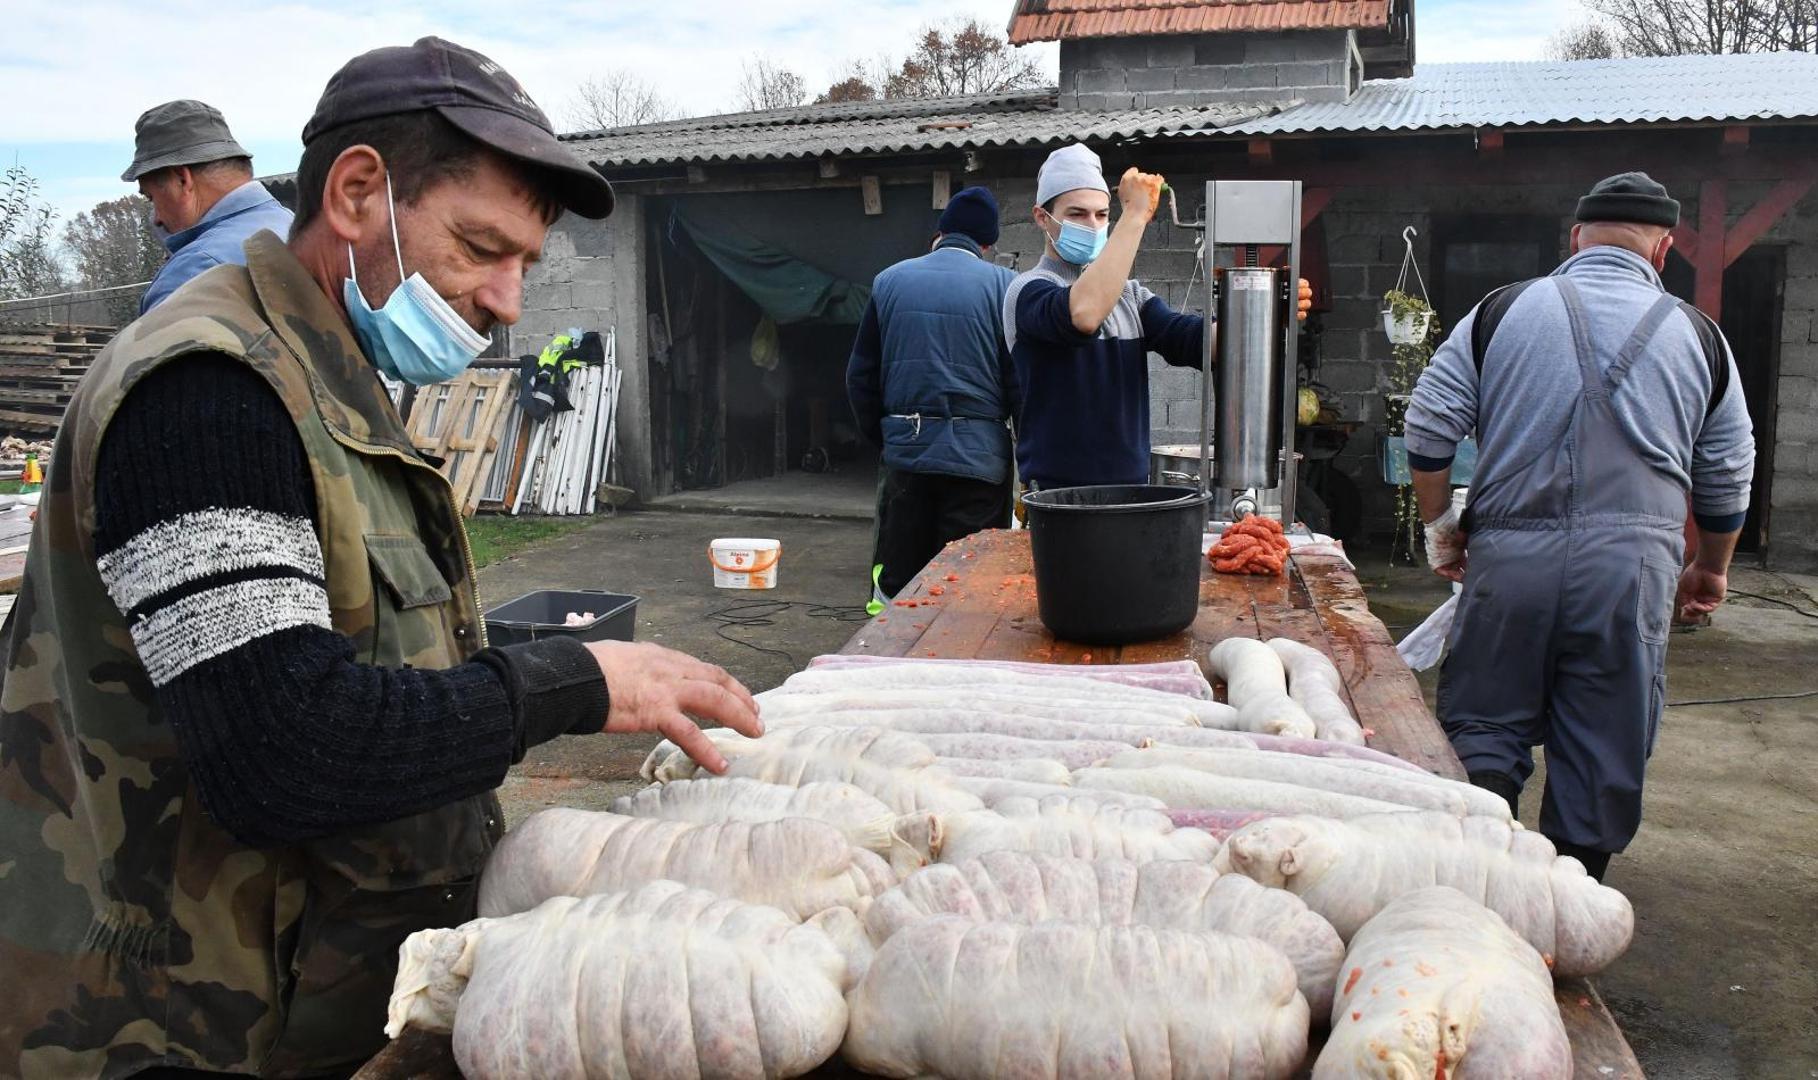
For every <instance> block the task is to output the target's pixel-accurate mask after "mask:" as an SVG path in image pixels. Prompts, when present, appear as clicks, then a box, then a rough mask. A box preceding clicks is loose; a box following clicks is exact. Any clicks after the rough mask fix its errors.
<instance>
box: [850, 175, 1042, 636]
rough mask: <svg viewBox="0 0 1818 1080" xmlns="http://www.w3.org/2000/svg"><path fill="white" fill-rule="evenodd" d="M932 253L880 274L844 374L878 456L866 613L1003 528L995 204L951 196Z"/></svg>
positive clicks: (1004, 405)
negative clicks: (967, 539)
mask: <svg viewBox="0 0 1818 1080" xmlns="http://www.w3.org/2000/svg"><path fill="white" fill-rule="evenodd" d="M939 227H940V232H939V233H938V234H937V235H936V237H935V245H934V250H933V251H930V252H929V253H928V254H926V255H923V256H921V257H920V258H916V259H909V260H906V261H904V262H900V263H897V264H896V265H895V266H892V267H890V268H889V269H887V270H885V271H884V272H883V273H881V274H879V275H878V276H877V281H876V283H875V284H874V285H873V286H872V293H871V303H870V306H868V307H867V308H866V309H865V317H864V320H863V321H862V322H861V323H860V324H859V331H858V339H857V340H856V341H854V342H853V345H852V359H851V362H850V363H849V364H848V365H847V368H846V392H847V396H848V397H849V398H850V399H851V401H852V412H853V415H854V416H855V417H856V418H857V420H858V425H859V430H860V431H862V432H864V434H865V436H866V437H867V438H869V439H870V440H871V441H872V442H874V443H877V444H878V445H880V446H882V447H883V449H884V478H883V490H882V492H881V494H880V497H879V500H878V529H877V543H876V548H875V551H874V553H873V556H872V560H871V561H872V570H871V581H872V609H873V612H874V613H875V612H876V611H877V610H881V607H882V604H883V603H884V602H885V601H887V600H888V599H889V598H891V597H893V596H895V595H896V594H897V593H898V592H900V591H901V590H902V588H903V586H905V585H907V584H908V583H909V580H910V579H911V578H913V577H914V576H915V575H916V574H917V573H919V572H920V571H921V569H922V567H924V566H926V565H927V564H928V560H929V559H932V558H933V557H934V556H935V555H937V554H938V553H939V552H940V550H941V548H942V547H945V546H946V545H947V544H948V543H949V542H951V541H954V540H958V539H959V538H961V537H964V536H970V535H971V534H973V533H975V532H978V531H979V530H980V529H990V528H1003V527H1005V526H1007V525H1008V524H1009V523H1010V498H1011V491H1010V484H1011V478H1010V454H1011V446H1010V429H1009V427H1008V422H1009V419H1010V417H1011V416H1012V415H1014V413H1015V409H1016V400H1017V391H1016V382H1015V374H1014V371H1013V369H1012V367H1011V364H1010V354H1009V351H1008V349H1007V348H1006V347H1005V344H1004V333H1003V323H1002V321H1001V315H1000V313H1001V312H1002V310H1003V303H1004V291H1005V289H1007V288H1008V287H1009V284H1010V280H1011V278H1013V277H1014V276H1015V275H1014V274H1012V273H1011V272H1010V271H1009V270H1007V269H1005V268H1003V267H1001V266H998V265H996V264H995V263H993V262H992V261H991V248H992V245H994V244H996V243H997V232H998V211H997V200H996V199H995V198H993V197H992V195H991V192H990V191H989V190H988V189H986V188H982V187H973V188H967V189H965V190H964V191H961V192H959V193H958V194H956V195H954V196H953V198H952V199H951V200H950V201H949V202H948V203H947V208H946V210H944V211H942V213H941V219H940V226H939Z"/></svg>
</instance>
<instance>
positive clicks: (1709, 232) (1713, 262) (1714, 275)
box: [1692, 180, 1730, 321]
mask: <svg viewBox="0 0 1818 1080" xmlns="http://www.w3.org/2000/svg"><path fill="white" fill-rule="evenodd" d="M1729 188H1730V185H1729V181H1727V180H1706V181H1705V182H1704V185H1703V186H1702V187H1700V188H1699V189H1698V236H1699V243H1698V255H1697V257H1696V258H1694V259H1693V260H1692V268H1693V269H1694V270H1695V271H1696V274H1697V276H1696V278H1695V281H1696V285H1695V286H1694V288H1693V290H1692V302H1693V303H1694V304H1697V305H1698V310H1700V311H1702V312H1704V313H1705V314H1706V315H1709V316H1710V317H1711V319H1712V321H1720V320H1721V319H1722V318H1723V267H1724V259H1723V249H1724V247H1725V244H1724V243H1723V242H1722V241H1721V240H1719V237H1722V236H1723V235H1724V230H1723V221H1724V217H1725V215H1726V214H1728V212H1729Z"/></svg>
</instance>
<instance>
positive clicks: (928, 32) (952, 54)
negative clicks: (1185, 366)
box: [883, 19, 1047, 98]
mask: <svg viewBox="0 0 1818 1080" xmlns="http://www.w3.org/2000/svg"><path fill="white" fill-rule="evenodd" d="M1046 81H1047V79H1046V77H1045V76H1044V75H1043V73H1042V70H1041V68H1040V67H1039V66H1038V65H1037V64H1036V62H1035V60H1034V59H1033V58H1032V57H1030V56H1026V55H1023V54H1021V53H1018V52H1017V51H1015V50H1014V49H1013V48H1012V47H1011V46H1010V44H1009V43H1008V42H1006V41H1005V40H1004V39H1003V37H1002V36H1001V35H999V34H997V33H996V32H994V31H993V30H991V29H990V28H989V27H987V26H986V25H985V24H984V23H982V22H980V21H979V20H977V19H953V20H949V21H948V22H947V23H945V24H944V25H930V26H926V27H923V28H922V32H921V34H920V36H919V37H918V38H917V39H916V43H915V48H914V49H913V50H911V51H910V53H909V55H908V56H907V57H905V58H904V59H903V62H902V64H901V65H899V66H897V67H896V68H895V70H894V71H892V72H891V73H890V75H889V77H888V78H887V79H886V80H885V83H884V87H883V90H884V96H885V97H891V98H934V97H957V96H960V95H965V94H1002V93H1007V92H1009V91H1012V90H1032V89H1035V88H1037V87H1039V86H1041V85H1042V84H1043V83H1045V82H1046Z"/></svg>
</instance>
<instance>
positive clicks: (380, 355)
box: [341, 172, 492, 386]
mask: <svg viewBox="0 0 1818 1080" xmlns="http://www.w3.org/2000/svg"><path fill="white" fill-rule="evenodd" d="M385 204H386V207H387V209H388V211H389V213H390V214H391V249H392V252H393V254H395V255H396V256H397V259H398V287H397V288H396V289H393V290H392V293H391V297H390V298H389V299H387V300H386V301H385V306H384V307H382V308H380V309H379V310H377V311H374V310H373V309H372V305H370V304H368V303H367V302H366V296H365V294H364V293H362V292H360V281H359V276H358V271H356V270H355V269H354V265H353V245H352V244H349V245H348V246H347V270H348V273H349V275H351V276H349V277H348V278H346V279H345V280H344V281H343V282H342V284H341V296H342V299H343V300H345V301H346V303H347V318H348V321H350V322H351V323H353V329H354V336H355V337H357V338H359V339H360V346H361V347H362V348H364V349H365V350H366V355H367V356H368V357H371V359H372V362H373V366H375V367H377V368H378V369H379V370H380V371H382V372H384V373H385V374H387V375H389V376H391V377H392V378H394V379H402V380H404V381H405V382H407V383H411V384H412V385H415V386H428V385H430V384H431V383H439V382H447V381H448V380H449V379H452V378H454V377H455V376H457V375H459V374H461V372H463V371H466V370H467V366H468V365H469V364H471V363H473V362H474V361H475V360H476V359H478V358H479V355H480V353H481V352H483V351H485V349H486V346H487V345H488V344H490V343H491V340H492V339H490V338H488V337H487V336H486V335H485V334H482V333H480V332H479V331H478V330H475V329H474V328H473V327H471V326H469V325H467V320H466V319H463V318H461V316H460V314H459V313H457V312H456V311H455V309H454V308H452V307H449V306H448V301H446V300H444V299H442V297H441V294H439V293H437V292H436V291H435V289H433V288H431V287H430V284H429V282H427V281H425V280H424V279H423V275H422V273H421V272H418V273H415V274H412V275H410V276H409V277H405V276H404V252H403V249H402V248H400V247H399V245H398V212H397V205H396V203H394V202H393V201H392V196H391V174H390V173H389V172H388V173H386V174H385Z"/></svg>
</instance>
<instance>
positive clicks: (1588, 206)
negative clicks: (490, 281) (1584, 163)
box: [1578, 172, 1679, 229]
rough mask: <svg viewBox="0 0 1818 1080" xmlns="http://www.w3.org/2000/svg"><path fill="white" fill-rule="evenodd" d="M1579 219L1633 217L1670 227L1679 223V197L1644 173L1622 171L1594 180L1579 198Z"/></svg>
mask: <svg viewBox="0 0 1818 1080" xmlns="http://www.w3.org/2000/svg"><path fill="white" fill-rule="evenodd" d="M1578 220H1579V221H1633V222H1638V223H1640V224H1642V225H1662V226H1665V227H1666V228H1669V229H1671V228H1674V227H1676V226H1677V225H1678V224H1679V200H1677V199H1675V198H1673V197H1672V196H1670V195H1668V194H1667V189H1666V188H1665V187H1663V186H1661V185H1660V184H1659V183H1657V182H1655V180H1654V178H1653V177H1651V176H1649V175H1648V174H1647V173H1644V172H1625V173H1622V174H1620V175H1618V176H1612V177H1610V178H1609V179H1607V180H1599V181H1597V183H1596V184H1595V185H1594V186H1593V187H1592V188H1591V193H1590V194H1589V195H1586V196H1585V197H1584V198H1582V199H1579V200H1578Z"/></svg>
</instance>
